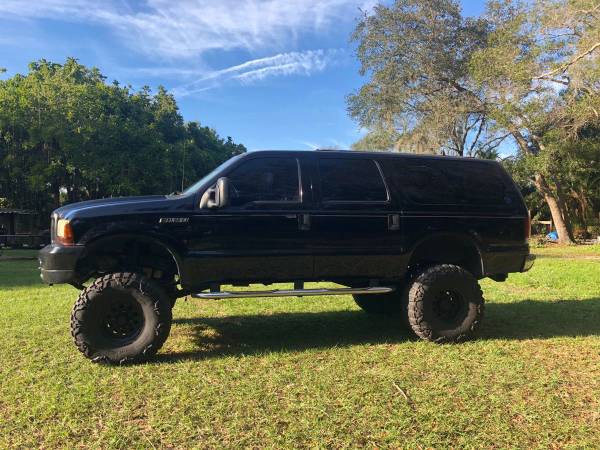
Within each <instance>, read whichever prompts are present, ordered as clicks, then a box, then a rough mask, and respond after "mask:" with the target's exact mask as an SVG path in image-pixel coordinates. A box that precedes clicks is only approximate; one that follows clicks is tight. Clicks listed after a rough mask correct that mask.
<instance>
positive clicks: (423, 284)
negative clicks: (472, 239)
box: [408, 264, 484, 343]
mask: <svg viewBox="0 0 600 450" xmlns="http://www.w3.org/2000/svg"><path fill="white" fill-rule="evenodd" d="M483 311H484V299H483V294H482V292H481V288H480V287H479V284H478V283H477V280H476V279H475V277H474V276H473V275H471V273H470V272H468V271H466V270H465V269H463V268H462V267H459V266H455V265H452V264H441V265H436V266H432V267H429V268H427V269H425V270H424V271H423V272H421V274H420V275H418V276H417V277H416V278H415V279H414V281H413V283H412V284H411V285H410V287H409V289H408V321H409V324H410V327H411V328H412V330H413V331H414V332H415V334H416V335H417V336H419V337H420V338H421V339H424V340H427V341H433V342H438V343H445V342H461V341H464V340H467V339H470V338H472V337H473V336H474V334H475V332H476V331H477V329H478V328H479V326H480V324H481V321H482V319H483Z"/></svg>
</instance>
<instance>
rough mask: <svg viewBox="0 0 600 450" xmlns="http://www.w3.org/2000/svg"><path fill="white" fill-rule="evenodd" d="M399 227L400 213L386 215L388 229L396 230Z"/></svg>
mask: <svg viewBox="0 0 600 450" xmlns="http://www.w3.org/2000/svg"><path fill="white" fill-rule="evenodd" d="M399 229H400V214H390V215H389V216H388V230H390V231H398V230H399Z"/></svg>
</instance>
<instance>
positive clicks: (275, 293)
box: [192, 287, 394, 299]
mask: <svg viewBox="0 0 600 450" xmlns="http://www.w3.org/2000/svg"><path fill="white" fill-rule="evenodd" d="M393 290H394V288H391V287H366V288H337V289H273V290H270V291H234V292H228V291H223V292H200V293H199V294H192V297H194V298H204V299H220V298H251V297H304V296H307V295H311V296H312V295H347V294H387V293H389V292H392V291H393Z"/></svg>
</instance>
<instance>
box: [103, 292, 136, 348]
mask: <svg viewBox="0 0 600 450" xmlns="http://www.w3.org/2000/svg"><path fill="white" fill-rule="evenodd" d="M104 311H105V314H104V318H103V321H102V330H103V332H104V336H105V337H106V338H107V339H108V340H109V341H110V342H111V343H113V344H114V345H119V346H123V345H126V344H128V343H130V342H133V341H134V340H135V339H136V338H137V337H138V336H139V334H140V333H141V331H142V329H143V328H144V314H143V311H142V307H141V306H140V304H139V302H138V301H137V299H136V298H135V297H133V296H132V295H130V294H128V293H124V292H118V291H113V292H111V295H110V299H108V300H107V304H106V307H105V310H104Z"/></svg>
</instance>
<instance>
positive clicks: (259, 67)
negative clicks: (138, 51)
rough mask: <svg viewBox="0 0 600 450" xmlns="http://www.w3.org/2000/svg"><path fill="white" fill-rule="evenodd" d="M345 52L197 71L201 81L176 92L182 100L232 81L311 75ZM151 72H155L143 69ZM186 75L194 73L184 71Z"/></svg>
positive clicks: (273, 58) (319, 52) (291, 54)
mask: <svg viewBox="0 0 600 450" xmlns="http://www.w3.org/2000/svg"><path fill="white" fill-rule="evenodd" d="M342 53H343V52H342V51H341V50H336V49H329V50H322V49H320V50H306V51H302V52H289V53H280V54H278V55H274V56H269V57H266V58H259V59H253V60H251V61H246V62H244V63H242V64H238V65H235V66H231V67H228V68H226V69H222V70H216V71H212V72H197V75H198V78H197V79H196V80H194V81H192V82H190V83H187V84H184V85H182V86H179V87H176V88H175V89H173V90H172V92H173V93H174V94H175V95H176V96H179V97H183V96H186V95H190V94H194V93H198V92H202V91H206V90H208V89H212V88H214V87H217V86H220V85H222V84H223V83H225V82H227V81H229V80H237V81H239V82H241V83H242V84H250V83H253V82H257V81H260V80H263V79H265V78H268V77H273V76H284V75H304V76H307V75H311V74H313V73H316V72H320V71H322V70H324V69H325V68H326V67H328V66H330V65H332V64H334V63H335V61H336V59H337V58H338V57H339V56H340V55H341V54H342ZM142 70H151V69H142ZM181 73H182V74H185V75H186V76H187V75H189V73H190V71H188V70H186V69H182V72H181Z"/></svg>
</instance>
